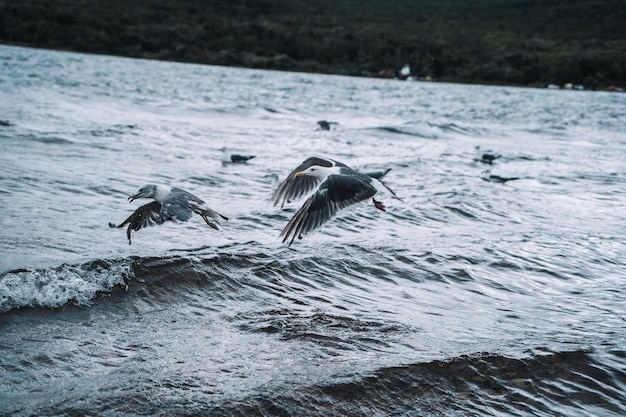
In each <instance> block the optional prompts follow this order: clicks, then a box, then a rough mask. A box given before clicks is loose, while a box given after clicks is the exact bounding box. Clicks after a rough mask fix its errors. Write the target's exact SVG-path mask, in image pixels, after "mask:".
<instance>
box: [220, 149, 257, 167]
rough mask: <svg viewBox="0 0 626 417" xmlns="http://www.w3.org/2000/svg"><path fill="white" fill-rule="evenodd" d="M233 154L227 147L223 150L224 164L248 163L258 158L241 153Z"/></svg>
mask: <svg viewBox="0 0 626 417" xmlns="http://www.w3.org/2000/svg"><path fill="white" fill-rule="evenodd" d="M232 152H233V151H232V150H230V149H228V148H226V147H224V148H222V162H224V163H233V164H241V163H245V162H248V161H249V160H250V159H252V158H254V157H255V156H256V155H243V154H240V153H232Z"/></svg>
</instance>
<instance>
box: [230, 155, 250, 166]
mask: <svg viewBox="0 0 626 417" xmlns="http://www.w3.org/2000/svg"><path fill="white" fill-rule="evenodd" d="M254 157H255V155H239V154H236V153H234V154H232V155H230V162H232V163H234V164H237V163H241V162H247V161H249V160H251V159H252V158H254Z"/></svg>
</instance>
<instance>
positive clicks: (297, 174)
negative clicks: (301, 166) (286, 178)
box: [293, 171, 306, 177]
mask: <svg viewBox="0 0 626 417" xmlns="http://www.w3.org/2000/svg"><path fill="white" fill-rule="evenodd" d="M305 175H306V174H305V173H304V171H300V172H296V173H295V174H293V176H294V177H304V176H305Z"/></svg>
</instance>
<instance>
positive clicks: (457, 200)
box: [0, 46, 626, 416]
mask: <svg viewBox="0 0 626 417" xmlns="http://www.w3.org/2000/svg"><path fill="white" fill-rule="evenodd" d="M319 120H328V121H333V122H336V123H337V124H335V125H331V129H330V130H321V129H319V127H318V125H317V121H319ZM624 120H626V95H623V94H612V93H606V92H592V91H555V90H543V89H525V88H513V87H491V86H472V85H453V84H445V83H426V82H410V81H397V80H386V79H371V78H353V77H343V76H333V75H314V74H302V73H289V72H276V71H259V70H250V69H238V68H227V67H216V66H203V65H190V64H181V63H171V62H157V61H147V60H138V59H128V58H117V57H110V56H94V55H82V54H75V53H66V52H56V51H47V50H36V49H27V48H19V47H8V46H0V151H1V152H0V226H1V228H2V232H1V234H0V245H1V248H2V254H1V258H0V335H1V336H0V415H3V416H5V415H6V416H31V415H46V416H66V415H94V416H96V415H97V416H134V415H151V416H200V415H241V416H244V415H245V416H249V415H268V416H270V415H271V416H274V415H285V416H297V415H299V416H311V415H318V416H328V415H342V416H344V415H347V416H372V415H381V416H382V415H411V416H414V415H419V416H458V415H463V416H482V415H497V416H531V415H532V416H599V415H602V416H621V415H625V414H626V405H625V404H626V394H625V392H626V370H625V369H626V349H625V346H626V285H624V284H625V282H626V281H625V280H626V261H625V259H626V244H625V243H624V236H626V226H625V223H626V222H625V218H626V208H625V207H626V160H625V157H626V135H625V130H624ZM476 146H479V147H480V152H481V153H482V152H491V153H492V154H494V155H499V156H500V157H499V158H498V159H496V160H495V162H494V163H493V164H491V165H489V164H485V163H482V162H480V161H476V160H475V157H476ZM232 153H239V154H244V155H255V158H253V159H251V160H250V161H248V162H247V163H244V164H233V163H230V162H229V156H230V155H231V154H232ZM311 155H321V156H325V157H330V158H333V159H336V160H339V161H341V162H343V163H345V164H347V165H349V166H351V167H352V168H354V169H358V170H360V171H363V172H369V171H380V170H386V169H391V170H390V171H389V173H388V174H387V175H386V176H385V177H384V178H383V181H384V183H385V184H386V185H387V186H388V187H390V188H391V189H393V190H394V191H395V192H396V194H397V196H398V198H393V197H391V196H385V197H384V198H382V197H380V198H379V199H382V200H383V201H384V203H385V205H386V206H387V210H386V211H385V212H382V211H380V210H376V208H375V207H374V205H373V204H371V202H369V201H367V202H363V203H361V204H358V205H355V206H353V207H351V208H349V209H346V210H343V211H342V212H340V213H339V214H338V216H336V217H335V218H334V219H332V220H331V221H329V222H328V223H326V224H325V225H323V226H322V227H321V228H320V229H318V230H316V231H314V232H313V233H309V234H308V235H305V236H304V237H303V239H301V240H296V241H295V242H294V243H293V245H291V246H287V245H286V244H283V243H282V241H281V240H280V239H279V238H278V235H279V233H280V231H281V230H282V229H283V227H284V226H285V225H286V224H287V222H288V221H289V219H290V218H291V216H293V214H294V213H295V211H296V210H297V209H298V208H299V206H300V205H301V204H302V201H301V200H298V201H292V202H291V203H290V204H287V205H285V207H283V208H281V207H277V206H274V205H273V204H272V202H271V201H270V198H271V195H272V192H273V191H274V189H275V188H276V186H277V184H278V182H279V181H281V180H282V179H284V178H285V177H286V175H287V174H288V173H289V172H291V170H293V169H294V168H295V167H296V166H297V165H298V164H299V163H300V162H302V161H303V160H304V159H305V158H307V157H308V156H311ZM492 176H499V177H501V178H517V179H515V180H510V181H507V182H505V183H502V182H498V181H497V180H495V179H496V178H497V177H492ZM147 183H157V184H165V185H169V186H177V187H181V188H184V189H186V190H188V191H190V192H192V193H194V194H195V195H197V196H198V197H200V198H202V199H203V200H204V201H206V202H207V204H208V205H209V206H210V207H211V208H213V209H214V210H216V211H218V212H220V213H222V214H224V215H226V216H227V217H229V220H228V221H224V222H222V225H221V228H220V230H219V231H216V230H213V229H211V228H209V227H207V225H206V224H205V223H204V222H203V221H202V219H201V218H200V217H197V218H194V219H192V220H191V221H189V222H186V223H174V222H168V223H166V224H164V225H161V226H155V227H147V228H144V229H141V230H139V231H137V232H134V233H133V240H132V245H129V244H128V241H127V239H126V230H125V229H112V228H109V226H108V222H114V223H119V222H121V221H123V220H124V219H125V218H126V217H127V216H128V215H130V214H131V213H132V212H133V210H135V209H136V208H137V207H138V206H139V205H140V204H141V202H140V201H135V202H133V203H130V204H129V203H128V201H127V197H128V196H130V195H132V194H134V193H135V192H136V191H137V190H138V189H139V187H141V186H142V185H144V184H147ZM146 202H147V201H146Z"/></svg>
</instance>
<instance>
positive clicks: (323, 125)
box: [317, 120, 338, 130]
mask: <svg viewBox="0 0 626 417" xmlns="http://www.w3.org/2000/svg"><path fill="white" fill-rule="evenodd" d="M317 124H318V125H319V126H320V130H330V126H331V125H336V124H338V123H337V122H329V121H327V120H320V121H318V122H317Z"/></svg>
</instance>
